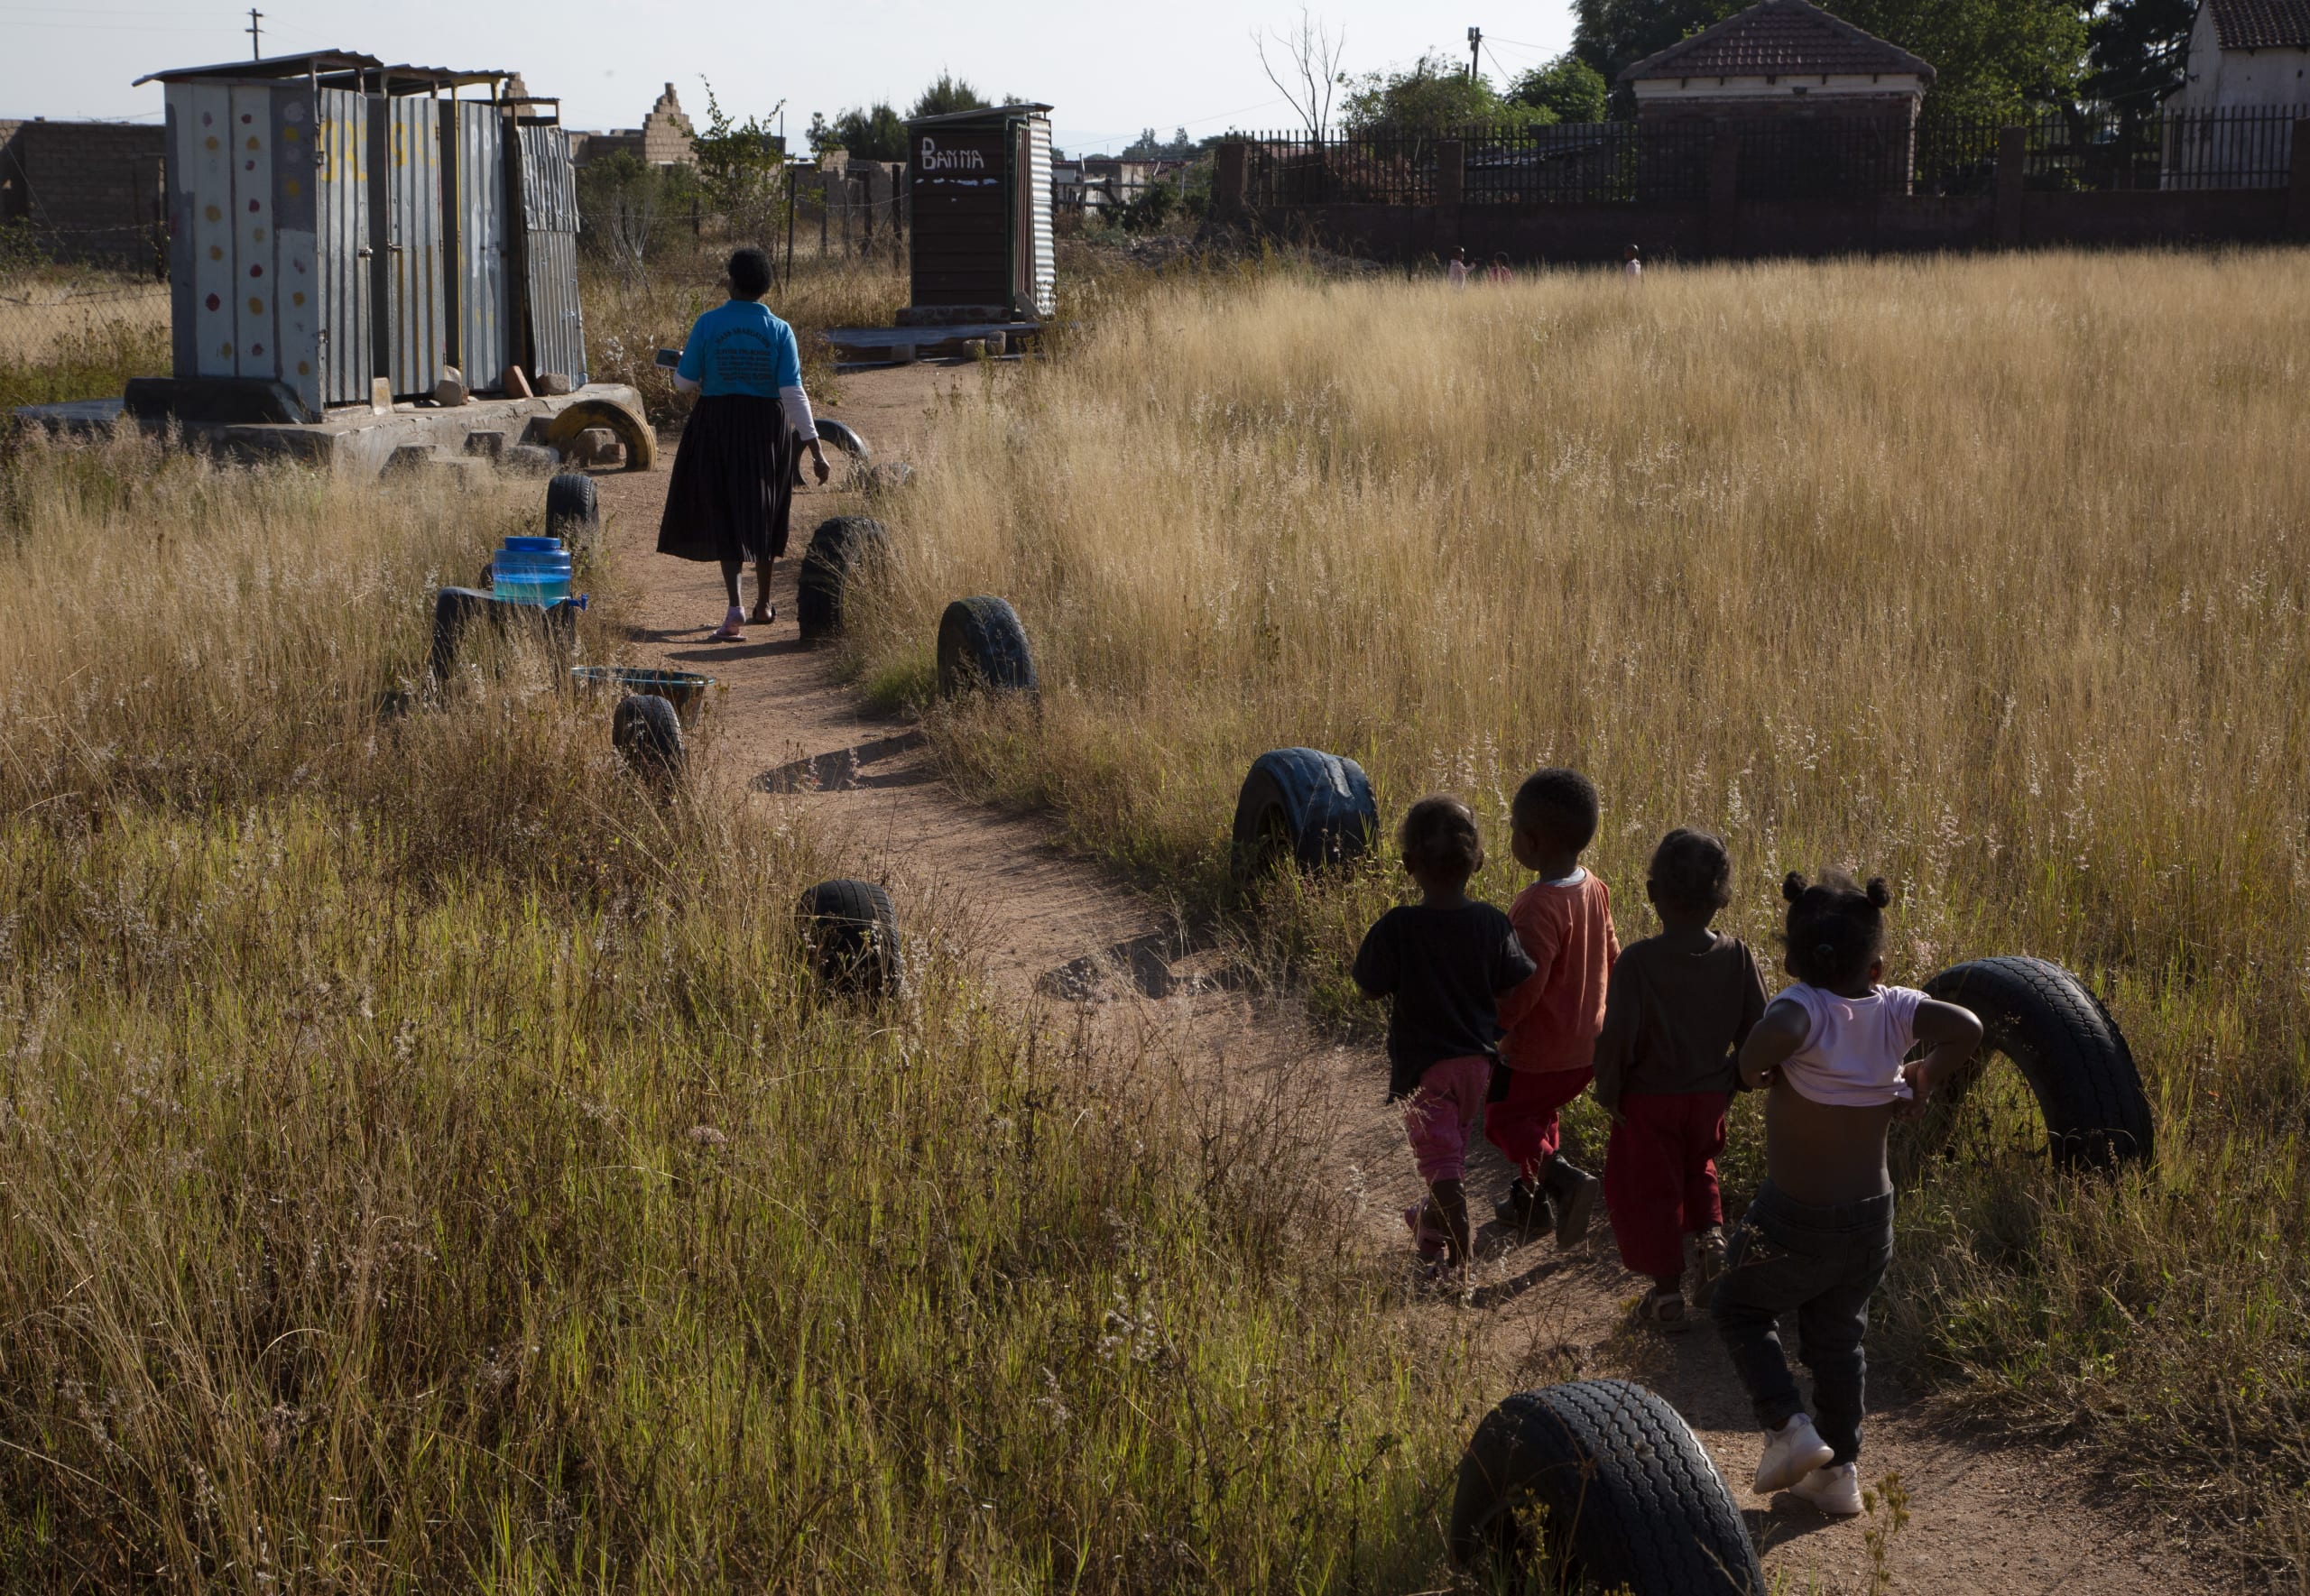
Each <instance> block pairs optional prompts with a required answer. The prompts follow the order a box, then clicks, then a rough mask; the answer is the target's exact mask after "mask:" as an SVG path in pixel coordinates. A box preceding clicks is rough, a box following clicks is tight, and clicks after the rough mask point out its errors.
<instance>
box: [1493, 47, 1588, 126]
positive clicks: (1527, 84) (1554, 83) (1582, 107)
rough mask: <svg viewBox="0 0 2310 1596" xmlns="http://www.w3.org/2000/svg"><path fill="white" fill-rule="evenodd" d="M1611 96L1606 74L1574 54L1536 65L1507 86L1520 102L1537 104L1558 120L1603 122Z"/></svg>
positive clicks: (1510, 94) (1509, 93) (1509, 91)
mask: <svg viewBox="0 0 2310 1596" xmlns="http://www.w3.org/2000/svg"><path fill="white" fill-rule="evenodd" d="M1508 97H1509V98H1510V99H1511V100H1513V101H1515V102H1516V103H1517V104H1518V105H1521V106H1536V107H1538V109H1540V110H1543V111H1546V112H1548V113H1549V114H1550V115H1552V116H1554V117H1555V119H1556V120H1557V121H1558V122H1602V121H1603V119H1604V111H1605V107H1606V105H1607V103H1608V102H1609V101H1610V99H1611V97H1612V87H1611V85H1609V84H1607V83H1606V82H1605V81H1604V75H1603V73H1602V72H1599V71H1598V70H1596V69H1595V68H1594V67H1592V66H1590V65H1589V64H1588V63H1587V62H1586V61H1584V60H1581V59H1580V58H1579V57H1578V56H1576V55H1571V54H1566V55H1560V56H1558V57H1557V59H1556V60H1552V61H1550V62H1549V63H1548V65H1547V66H1545V67H1534V68H1533V69H1531V70H1530V71H1529V72H1527V73H1525V74H1524V75H1523V76H1522V77H1520V78H1517V79H1516V81H1515V82H1514V83H1513V84H1511V85H1510V86H1509V89H1508Z"/></svg>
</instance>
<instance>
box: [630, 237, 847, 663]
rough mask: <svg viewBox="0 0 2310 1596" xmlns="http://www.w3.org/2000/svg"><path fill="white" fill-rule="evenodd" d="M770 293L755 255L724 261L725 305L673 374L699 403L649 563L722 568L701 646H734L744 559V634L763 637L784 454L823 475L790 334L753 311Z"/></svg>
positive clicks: (782, 523)
mask: <svg viewBox="0 0 2310 1596" xmlns="http://www.w3.org/2000/svg"><path fill="white" fill-rule="evenodd" d="M769 291H770V257H769V256H768V255H766V254H763V253H762V251H760V250H758V249H742V250H740V251H738V252H737V253H736V254H734V255H732V256H731V257H730V300H729V303H727V304H725V305H720V306H716V308H715V309H711V310H708V311H707V313H706V314H705V315H703V316H701V317H699V318H698V323H697V325H696V326H694V327H692V328H690V329H689V340H688V343H686V344H684V345H683V346H682V358H681V364H680V365H679V366H678V367H676V368H675V371H674V386H675V387H676V388H677V389H679V390H680V391H681V392H684V393H696V394H697V395H698V407H697V408H696V409H695V410H693V411H690V417H689V423H688V426H686V427H684V428H683V429H682V441H681V446H680V447H679V449H677V450H676V451H675V454H674V476H673V481H672V482H671V483H670V484H668V485H667V489H666V510H665V514H664V515H663V516H662V517H661V519H660V521H659V522H658V552H659V553H661V554H670V555H672V556H674V558H677V559H697V560H708V561H718V562H719V563H720V564H721V567H722V586H723V587H724V588H725V590H726V591H727V592H728V595H729V598H730V608H729V611H728V613H725V615H724V616H723V617H722V624H721V626H720V628H719V629H717V630H716V632H714V633H713V634H712V635H711V636H709V637H708V638H707V641H708V642H734V643H735V642H744V641H745V635H746V634H745V632H744V630H743V628H744V624H745V623H746V621H747V619H748V617H747V614H746V612H745V608H744V605H742V604H740V603H739V602H738V573H739V572H740V571H741V570H743V569H744V567H745V563H746V561H747V560H749V559H751V560H753V562H754V608H753V617H752V619H753V623H754V624H755V625H757V626H767V625H769V624H770V623H771V621H772V619H773V618H774V617H775V615H776V614H777V612H776V611H775V610H774V609H772V607H771V603H770V574H771V567H772V566H773V565H774V564H775V563H776V562H777V559H778V557H779V556H780V555H781V554H783V553H785V552H786V532H787V521H788V519H789V516H790V512H792V509H793V504H794V475H795V473H794V466H795V460H794V450H795V446H796V445H797V444H798V443H800V444H805V445H807V446H808V448H809V451H810V465H811V469H812V470H813V471H815V472H816V473H817V474H818V480H819V481H820V482H821V483H823V482H825V481H826V479H827V475H828V469H827V452H826V446H825V445H823V444H821V443H820V442H819V441H818V423H817V422H815V421H814V420H811V418H810V396H809V395H808V394H807V393H805V392H802V357H801V352H800V351H799V349H798V348H797V347H796V346H795V343H794V329H793V328H790V327H789V326H787V325H786V324H785V323H784V322H782V321H781V320H779V318H777V317H775V316H773V315H772V314H771V313H770V308H769V307H768V306H766V305H764V304H763V303H762V295H764V294H766V293H768V292H769Z"/></svg>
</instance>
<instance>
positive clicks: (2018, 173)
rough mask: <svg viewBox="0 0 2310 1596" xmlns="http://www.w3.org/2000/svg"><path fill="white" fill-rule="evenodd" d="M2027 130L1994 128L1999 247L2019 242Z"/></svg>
mask: <svg viewBox="0 0 2310 1596" xmlns="http://www.w3.org/2000/svg"><path fill="white" fill-rule="evenodd" d="M2028 164H2029V130H2028V128H2026V127H2000V128H1999V129H1998V130H1997V242H1998V246H1999V247H2000V248H2001V249H2016V248H2019V246H2020V243H2021V196H2022V194H2023V193H2024V191H2025V189H2024V187H2023V185H2024V183H2025V182H2026V180H2027V179H2028Z"/></svg>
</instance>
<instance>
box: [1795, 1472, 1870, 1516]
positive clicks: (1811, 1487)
mask: <svg viewBox="0 0 2310 1596" xmlns="http://www.w3.org/2000/svg"><path fill="white" fill-rule="evenodd" d="M1788 1494H1789V1495H1791V1496H1794V1497H1797V1498H1800V1499H1803V1500H1805V1501H1807V1502H1810V1503H1812V1504H1813V1506H1814V1507H1816V1508H1819V1509H1820V1510H1821V1511H1822V1512H1824V1513H1826V1514H1827V1515H1828V1516H1829V1517H1830V1518H1858V1517H1860V1515H1861V1479H1860V1477H1859V1476H1858V1475H1856V1474H1855V1473H1854V1472H1853V1465H1852V1464H1851V1463H1830V1464H1827V1465H1825V1466H1824V1467H1822V1468H1818V1469H1816V1470H1814V1471H1812V1472H1811V1473H1809V1474H1807V1475H1806V1476H1805V1478H1803V1479H1802V1480H1799V1481H1797V1483H1796V1484H1794V1485H1792V1486H1790V1487H1789V1488H1788Z"/></svg>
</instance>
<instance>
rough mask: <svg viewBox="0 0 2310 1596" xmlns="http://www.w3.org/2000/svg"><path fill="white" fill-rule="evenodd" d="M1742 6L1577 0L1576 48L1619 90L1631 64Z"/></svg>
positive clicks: (1714, 1) (1727, 0) (1734, 2)
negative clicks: (1625, 72)
mask: <svg viewBox="0 0 2310 1596" xmlns="http://www.w3.org/2000/svg"><path fill="white" fill-rule="evenodd" d="M1740 9H1741V5H1740V0H1573V7H1572V12H1573V24H1572V53H1573V54H1574V55H1575V56H1577V57H1579V58H1580V59H1581V60H1584V61H1586V62H1587V63H1588V65H1589V66H1590V67H1592V68H1594V69H1595V72H1596V75H1597V76H1598V77H1600V78H1603V80H1604V82H1605V84H1606V86H1607V87H1608V88H1611V89H1612V90H1615V91H1618V90H1619V88H1620V80H1621V74H1622V72H1623V71H1626V70H1627V69H1629V68H1630V67H1631V66H1632V65H1634V64H1635V63H1636V62H1638V61H1640V60H1643V59H1644V58H1645V57H1646V56H1648V55H1650V54H1652V53H1653V52H1654V51H1660V50H1666V49H1668V46H1670V45H1671V44H1674V43H1675V42H1677V40H1679V39H1682V38H1684V37H1685V36H1686V35H1687V34H1690V33H1697V32H1700V31H1701V30H1702V29H1703V28H1705V27H1706V26H1708V25H1709V24H1710V23H1717V22H1723V20H1724V19H1725V18H1726V17H1728V16H1731V15H1732V14H1733V13H1734V12H1736V11H1738V10H1740ZM1623 108H1625V106H1624V107H1623Z"/></svg>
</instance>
